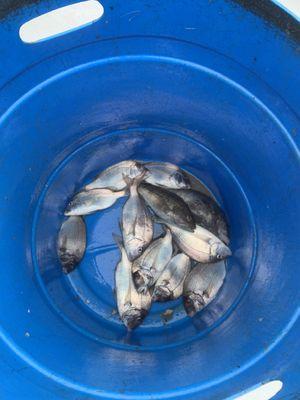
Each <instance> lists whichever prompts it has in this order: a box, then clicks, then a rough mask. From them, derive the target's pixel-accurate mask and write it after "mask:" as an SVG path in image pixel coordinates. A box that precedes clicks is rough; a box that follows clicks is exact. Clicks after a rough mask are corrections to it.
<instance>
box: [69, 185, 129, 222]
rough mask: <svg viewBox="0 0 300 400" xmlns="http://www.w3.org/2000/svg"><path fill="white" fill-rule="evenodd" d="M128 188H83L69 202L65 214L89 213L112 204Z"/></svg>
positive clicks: (123, 194) (124, 193)
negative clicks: (119, 189) (115, 190)
mask: <svg viewBox="0 0 300 400" xmlns="http://www.w3.org/2000/svg"><path fill="white" fill-rule="evenodd" d="M125 195H126V190H121V191H119V192H114V191H112V190H111V189H91V190H82V191H81V192H79V193H77V194H76V195H75V196H74V197H73V198H72V200H71V201H70V203H69V204H68V206H67V208H66V210H65V215H68V216H70V215H89V214H92V213H94V212H96V211H99V210H105V209H106V208H108V207H110V206H112V205H113V204H114V203H115V202H116V201H117V200H118V199H119V198H120V197H123V196H125Z"/></svg>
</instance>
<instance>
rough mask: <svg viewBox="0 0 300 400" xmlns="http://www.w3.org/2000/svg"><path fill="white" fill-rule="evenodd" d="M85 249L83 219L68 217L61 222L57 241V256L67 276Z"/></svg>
mask: <svg viewBox="0 0 300 400" xmlns="http://www.w3.org/2000/svg"><path fill="white" fill-rule="evenodd" d="M85 248H86V227H85V223H84V221H83V219H82V218H81V217H78V216H72V217H69V218H68V219H67V220H66V221H64V222H63V224H62V226H61V228H60V231H59V235H58V241H57V254H58V257H59V259H60V262H61V264H62V267H63V272H64V273H65V274H68V273H69V272H71V271H73V270H74V269H75V268H76V266H77V265H78V264H79V263H80V261H81V259H82V257H83V255H84V252H85Z"/></svg>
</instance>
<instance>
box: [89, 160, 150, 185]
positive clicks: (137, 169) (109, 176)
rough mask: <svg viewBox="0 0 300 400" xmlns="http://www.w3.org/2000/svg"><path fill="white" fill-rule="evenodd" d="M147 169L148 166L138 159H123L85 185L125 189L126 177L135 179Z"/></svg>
mask: <svg viewBox="0 0 300 400" xmlns="http://www.w3.org/2000/svg"><path fill="white" fill-rule="evenodd" d="M145 171H146V168H145V167H144V166H143V165H142V164H141V163H139V162H137V161H134V160H126V161H121V162H119V163H118V164H114V165H112V166H110V167H109V168H107V169H105V170H104V171H102V172H101V173H100V174H99V175H98V176H97V177H96V178H95V179H94V180H93V181H92V182H91V183H89V184H88V185H86V186H85V189H86V190H91V189H101V188H107V189H111V190H115V191H119V190H124V189H125V188H126V186H127V184H126V180H125V179H124V177H128V178H130V179H134V178H137V177H139V176H140V175H142V173H144V172H145Z"/></svg>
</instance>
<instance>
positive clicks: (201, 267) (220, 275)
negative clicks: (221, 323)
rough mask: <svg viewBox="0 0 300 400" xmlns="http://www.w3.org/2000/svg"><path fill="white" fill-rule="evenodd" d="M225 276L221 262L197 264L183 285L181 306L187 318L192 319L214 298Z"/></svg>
mask: <svg viewBox="0 0 300 400" xmlns="http://www.w3.org/2000/svg"><path fill="white" fill-rule="evenodd" d="M225 275H226V269H225V265H224V263H223V262H219V263H216V264H197V265H196V267H195V268H193V269H192V271H191V272H190V273H189V275H188V276H187V278H186V280H185V282H184V285H183V304H184V308H185V310H186V313H187V314H188V316H190V317H193V316H194V315H195V314H196V313H197V312H198V311H200V310H202V309H203V308H204V307H206V306H207V305H208V304H209V303H210V302H211V301H212V300H213V299H214V298H215V297H216V295H217V293H218V291H219V289H220V288H221V286H222V285H223V281H224V279H225Z"/></svg>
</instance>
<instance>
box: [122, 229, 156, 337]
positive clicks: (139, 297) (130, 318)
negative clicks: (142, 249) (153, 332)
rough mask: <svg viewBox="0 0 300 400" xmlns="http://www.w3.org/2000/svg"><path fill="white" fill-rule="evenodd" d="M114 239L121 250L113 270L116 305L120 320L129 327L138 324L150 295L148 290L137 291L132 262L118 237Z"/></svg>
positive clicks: (148, 303) (143, 314)
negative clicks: (119, 257) (143, 291)
mask: <svg viewBox="0 0 300 400" xmlns="http://www.w3.org/2000/svg"><path fill="white" fill-rule="evenodd" d="M115 240H116V242H117V244H118V246H119V249H120V252H121V260H120V261H119V263H118V264H117V267H116V271H115V285H116V297H117V307H118V312H119V315H120V318H121V320H122V321H123V323H124V325H125V326H126V327H127V328H128V329H129V330H131V329H134V328H136V327H137V326H138V325H140V324H141V323H142V321H143V319H144V318H145V316H146V315H147V313H148V311H149V309H150V307H151V295H150V293H149V292H147V291H146V292H145V293H138V292H137V290H136V288H135V286H134V282H133V279H132V273H131V268H132V264H131V262H130V260H129V259H128V256H127V253H126V251H125V248H124V247H123V244H122V240H121V238H120V237H118V236H115Z"/></svg>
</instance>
